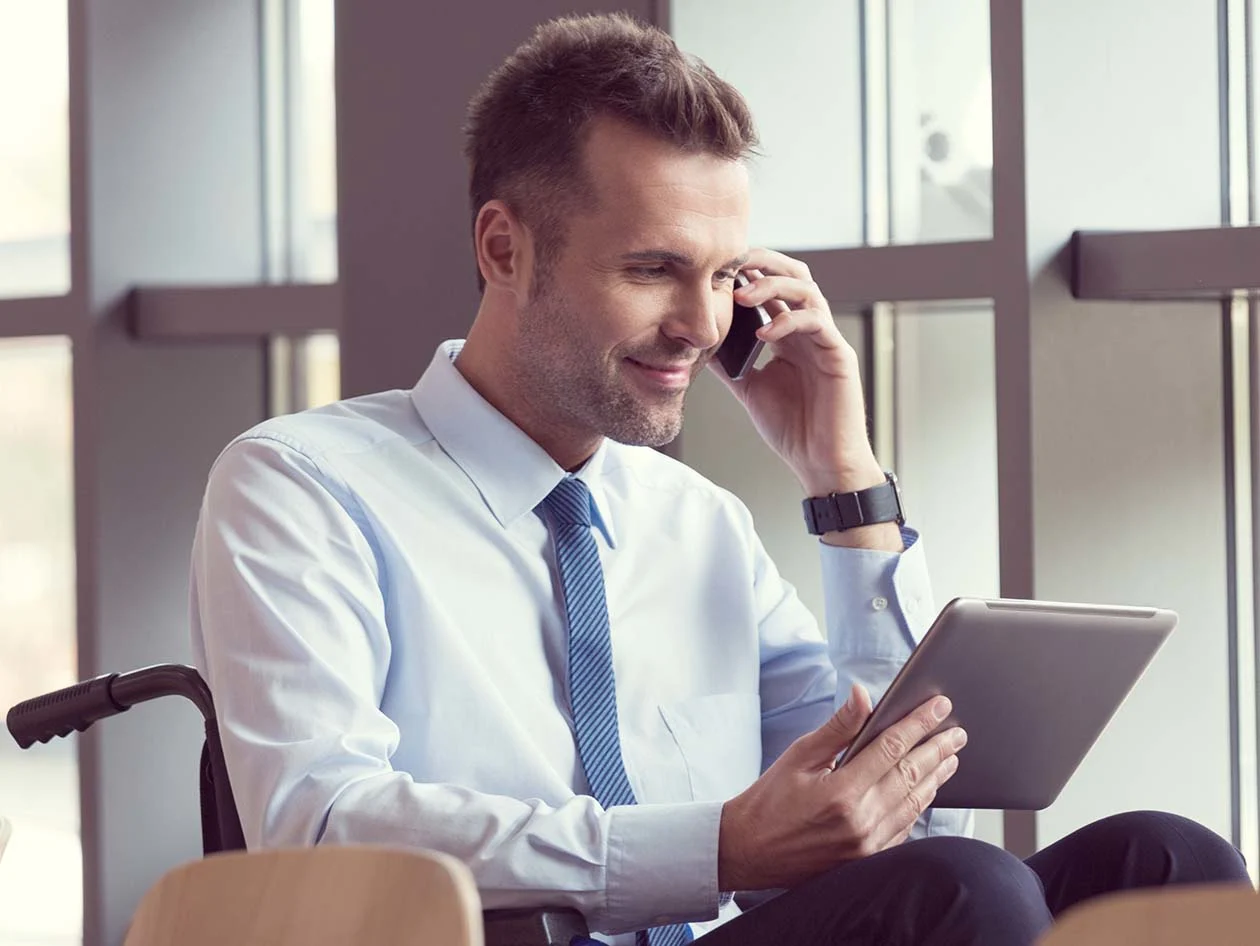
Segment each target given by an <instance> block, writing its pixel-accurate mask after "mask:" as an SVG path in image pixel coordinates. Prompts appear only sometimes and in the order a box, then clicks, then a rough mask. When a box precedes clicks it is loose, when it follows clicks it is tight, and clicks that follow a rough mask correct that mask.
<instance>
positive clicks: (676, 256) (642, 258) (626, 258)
mask: <svg viewBox="0 0 1260 946" xmlns="http://www.w3.org/2000/svg"><path fill="white" fill-rule="evenodd" d="M620 259H621V261H622V262H623V263H673V264H674V265H675V266H681V267H683V268H684V269H694V268H695V266H696V261H695V260H693V259H692V258H691V257H690V256H688V255H687V254H686V253H679V252H677V251H676V250H635V251H634V252H633V253H623V254H622V255H621V257H620ZM747 262H748V254H747V253H744V254H742V255H740V256H736V257H734V258H733V259H729V260H727V261H726V262H725V263H724V264H723V265H722V268H723V269H739V268H740V267H741V266H743V265H744V264H745V263H747Z"/></svg>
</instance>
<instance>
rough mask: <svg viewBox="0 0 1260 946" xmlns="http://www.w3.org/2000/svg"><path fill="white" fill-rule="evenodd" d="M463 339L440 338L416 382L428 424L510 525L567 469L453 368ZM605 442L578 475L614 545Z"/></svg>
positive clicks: (414, 393)
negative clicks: (606, 485)
mask: <svg viewBox="0 0 1260 946" xmlns="http://www.w3.org/2000/svg"><path fill="white" fill-rule="evenodd" d="M463 347H464V342H463V340H462V339H454V340H451V341H446V342H443V343H442V344H441V345H439V346H438V350H437V351H436V352H435V353H434V355H433V360H432V361H431V362H430V363H429V367H428V368H427V369H426V370H425V372H424V374H423V375H422V376H421V378H420V380H419V382H418V383H417V384H416V386H415V387H414V388H412V389H411V402H412V404H414V405H415V408H416V410H417V411H418V412H419V413H420V417H421V418H422V419H423V420H424V423H425V426H427V427H428V428H429V431H430V432H431V433H432V434H433V436H434V438H435V439H436V440H437V442H438V444H439V446H441V448H442V449H443V450H444V451H446V454H447V456H449V457H450V458H451V459H452V460H454V461H455V463H456V465H458V466H459V468H460V469H461V470H463V471H464V474H465V475H466V476H467V477H468V478H469V479H470V480H472V482H473V485H474V486H476V487H477V490H478V492H480V493H481V498H482V499H483V500H485V503H486V505H487V506H488V507H489V509H490V511H491V512H492V513H493V514H494V517H495V518H496V519H497V520H498V521H499V524H500V525H502V526H504V527H507V526H509V525H511V524H512V523H514V522H515V521H516V520H517V519H519V518H520V517H521V516H524V515H526V514H528V513H532V512H533V511H534V508H535V507H536V506H537V505H538V504H539V503H541V502H542V501H543V500H544V499H546V498H547V495H548V494H549V493H550V492H551V491H552V490H553V489H554V488H555V486H556V484H557V483H559V482H560V481H561V480H562V479H564V477H565V475H566V474H565V471H564V470H563V469H562V468H561V467H560V465H559V464H557V463H556V461H555V460H553V459H552V458H551V456H550V455H549V454H548V453H547V451H545V450H544V449H543V448H542V447H540V446H539V445H538V444H537V443H535V442H534V441H533V440H532V439H531V438H530V436H529V435H528V434H526V433H525V431H523V430H521V429H520V428H519V427H517V426H516V425H515V424H513V423H512V422H511V421H510V420H508V419H507V418H506V417H504V416H503V415H502V414H500V413H499V412H498V411H497V410H496V409H495V408H494V407H493V406H492V405H491V404H490V403H489V402H488V401H487V400H486V399H485V398H483V397H482V396H481V395H480V394H478V393H477V391H476V389H475V388H473V386H472V385H471V384H469V383H468V381H467V379H465V378H464V376H463V375H462V374H460V373H459V369H458V368H456V367H455V357H456V356H457V355H458V354H459V353H460V350H461V349H463ZM607 451H608V441H607V439H605V440H603V441H602V442H601V443H600V445H599V449H597V450H596V451H595V454H594V456H592V457H591V458H590V459H589V460H588V461H587V462H586V463H585V464H584V465H583V466H582V468H581V469H580V470H578V471H577V472H576V473H575V474H574V475H575V476H577V477H578V478H579V479H581V480H582V482H584V483H585V484H586V485H587V488H588V489H590V491H591V519H592V521H593V523H594V524H595V526H597V527H598V528H599V530H600V532H601V533H602V534H603V536H604V541H606V542H607V543H608V545H609V547H611V548H616V538H615V535H614V532H613V524H612V518H611V516H609V515H608V500H607V497H606V496H605V494H604V490H603V487H602V473H603V467H604V457H605V455H606V454H607Z"/></svg>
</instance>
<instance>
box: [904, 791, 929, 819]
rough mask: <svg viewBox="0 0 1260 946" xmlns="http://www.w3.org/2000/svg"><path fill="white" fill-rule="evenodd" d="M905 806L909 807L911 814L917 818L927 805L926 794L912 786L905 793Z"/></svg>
mask: <svg viewBox="0 0 1260 946" xmlns="http://www.w3.org/2000/svg"><path fill="white" fill-rule="evenodd" d="M906 806H907V807H908V808H909V809H910V812H911V814H912V815H913V816H914V817H915V818H918V817H919V815H921V814H923V811H924V809H925V808H927V806H928V801H927V795H926V793H925V792H923V791H921V790H920V789H918V788H912V789H910V791H909V792H907V793H906Z"/></svg>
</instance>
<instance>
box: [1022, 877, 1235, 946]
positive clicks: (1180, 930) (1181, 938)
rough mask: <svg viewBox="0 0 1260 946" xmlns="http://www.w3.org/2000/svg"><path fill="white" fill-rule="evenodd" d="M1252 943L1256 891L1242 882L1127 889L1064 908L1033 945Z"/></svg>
mask: <svg viewBox="0 0 1260 946" xmlns="http://www.w3.org/2000/svg"><path fill="white" fill-rule="evenodd" d="M1209 943H1210V944H1211V946H1255V944H1257V943H1260V894H1257V893H1256V891H1255V890H1253V889H1252V888H1250V887H1246V886H1238V885H1228V886H1226V885H1205V886H1197V887H1195V886H1189V887H1162V888H1146V889H1143V890H1129V891H1125V892H1123V893H1116V894H1111V895H1109V896H1105V897H1099V898H1097V899H1095V900H1089V901H1086V902H1085V903H1082V904H1080V905H1078V906H1076V907H1073V908H1072V909H1070V910H1068V911H1067V912H1066V913H1064V914H1063V915H1062V916H1061V917H1060V918H1059V921H1058V922H1057V923H1056V924H1055V925H1054V928H1053V929H1051V930H1050V931H1049V932H1047V933H1046V934H1045V935H1044V936H1042V937H1041V938H1040V939H1039V940H1037V946H1118V944H1124V946H1204V944H1209Z"/></svg>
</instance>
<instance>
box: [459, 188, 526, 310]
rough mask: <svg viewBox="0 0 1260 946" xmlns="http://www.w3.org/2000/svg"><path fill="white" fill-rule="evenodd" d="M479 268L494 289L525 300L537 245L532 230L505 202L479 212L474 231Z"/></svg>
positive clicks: (490, 202)
mask: <svg viewBox="0 0 1260 946" xmlns="http://www.w3.org/2000/svg"><path fill="white" fill-rule="evenodd" d="M473 246H474V249H475V250H476V253H477V268H478V269H479V270H480V271H481V277H482V278H483V279H484V280H485V281H486V286H487V288H489V287H493V288H496V289H499V290H501V291H504V292H508V293H511V294H512V295H516V296H520V297H521V298H524V297H526V296H528V294H529V282H530V277H531V275H532V274H533V272H534V241H533V237H532V235H531V234H530V232H529V229H528V228H527V227H526V226H525V225H524V223H522V222H521V219H520V217H518V216H517V215H516V214H515V213H513V212H512V208H511V207H509V206H508V205H507V204H506V203H504V202H503V201H501V200H488V201H486V202H485V203H484V204H482V206H481V210H479V211H478V212H477V225H476V227H475V228H474V230H473Z"/></svg>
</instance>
